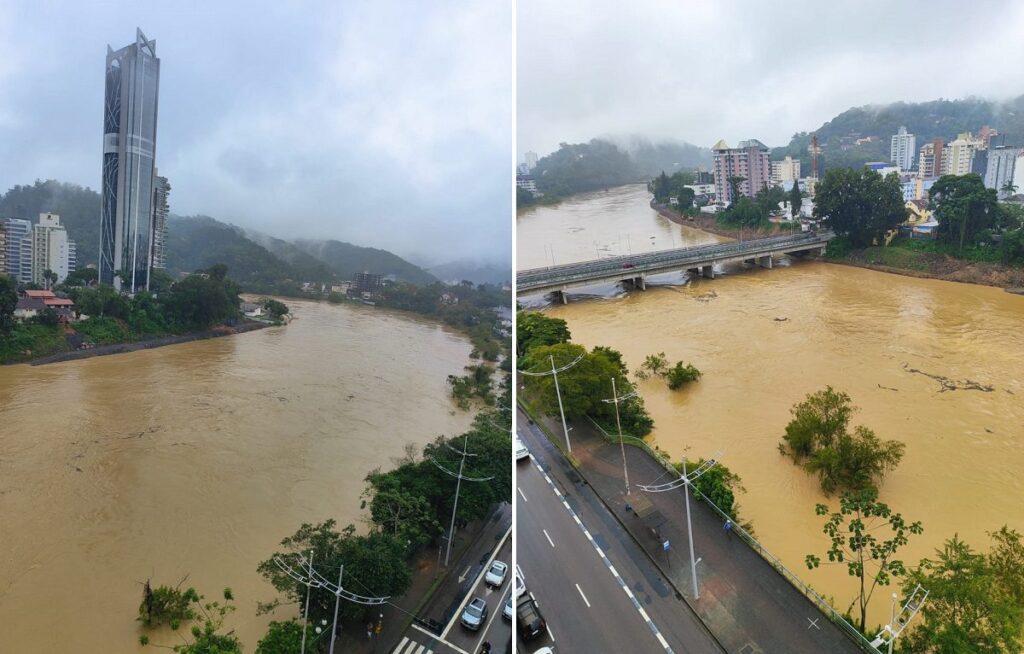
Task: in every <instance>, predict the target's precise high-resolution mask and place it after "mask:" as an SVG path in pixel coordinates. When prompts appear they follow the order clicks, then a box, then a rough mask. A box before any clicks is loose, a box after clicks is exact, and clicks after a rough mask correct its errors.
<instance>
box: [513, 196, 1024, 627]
mask: <svg viewBox="0 0 1024 654" xmlns="http://www.w3.org/2000/svg"><path fill="white" fill-rule="evenodd" d="M648 199H649V196H648V194H647V193H646V190H645V189H644V188H643V187H641V186H631V187H623V188H619V189H612V190H610V191H607V192H601V193H596V194H588V195H583V196H579V197H577V198H575V199H574V200H573V201H571V202H570V203H567V204H563V205H560V206H557V207H546V208H542V209H538V210H534V211H530V212H526V213H524V214H521V215H520V217H519V218H518V232H517V243H518V256H519V266H520V267H532V266H538V265H544V259H545V256H546V255H548V250H547V249H546V248H545V247H543V246H544V244H547V243H555V244H556V245H555V254H556V257H559V260H558V263H567V262H568V261H571V260H573V259H572V258H570V257H571V256H573V253H578V254H579V255H582V256H579V257H578V258H592V256H590V257H588V256H586V255H587V250H588V248H589V251H590V253H591V254H592V253H593V252H594V250H593V247H592V241H598V242H601V241H602V237H600V236H597V235H599V234H603V235H604V237H603V238H604V240H605V241H607V240H608V239H609V237H611V236H612V235H614V234H616V233H618V232H623V233H625V232H627V231H628V233H630V234H631V238H630V240H631V242H632V243H633V244H634V245H633V247H634V251H635V247H636V246H635V243H636V240H637V237H638V236H639V237H641V241H642V237H643V236H644V235H645V234H646V235H647V236H648V237H649V236H650V235H654V236H655V237H656V241H657V243H659V244H662V245H664V244H665V243H667V242H670V239H668V238H666V237H665V236H664V235H665V234H666V233H667V232H670V231H671V230H678V231H677V232H676V233H675V235H674V237H673V238H674V239H675V241H676V243H677V244H679V243H680V241H682V240H684V239H685V238H686V234H687V232H686V231H685V228H681V227H679V226H677V225H673V224H672V223H670V222H669V221H667V220H665V219H664V218H661V217H660V216H658V215H657V214H656V212H654V211H652V210H651V209H650V208H649V207H648V206H647V201H648ZM715 238H717V237H715ZM574 239H580V240H586V242H585V243H579V242H577V243H576V244H575V245H572V244H571V242H572V241H573V240H574ZM648 240H650V239H649V238H648ZM691 242H694V243H696V242H699V241H698V240H696V239H691ZM560 253H565V254H564V255H560ZM563 256H564V258H562V257H563ZM548 260H550V257H549V256H548ZM577 260H578V259H577ZM725 273H726V274H725V275H724V276H721V277H719V278H718V279H715V280H697V281H695V282H694V283H692V284H689V285H685V286H684V285H681V282H682V281H683V278H682V276H678V278H673V277H672V276H669V277H667V278H665V279H666V282H665V283H664V284H663V285H662V286H660V287H656V288H651V287H650V286H649V287H648V289H649V290H647V291H646V292H630V293H628V294H625V293H623V292H622V289H621V287H606V288H603V289H601V288H598V289H594V292H593V293H591V294H588V293H587V291H588V290H590V289H582V290H581V291H579V292H578V293H577V294H575V295H573V294H571V295H570V303H569V304H568V305H567V306H561V305H558V306H547V305H546V304H545V303H544V302H543V301H538V299H537V298H533V302H532V303H533V304H534V305H540V306H547V308H546V309H545V310H546V311H547V313H548V314H549V315H552V316H555V317H558V318H563V319H565V320H566V321H568V324H569V328H570V329H571V331H572V336H573V340H575V341H577V342H579V343H582V344H584V345H586V346H588V347H590V346H594V345H608V346H611V347H613V348H615V349H618V350H620V351H621V352H622V353H623V354H624V355H625V359H626V361H627V363H628V365H629V367H630V368H631V369H636V368H637V367H638V366H639V364H640V363H641V362H642V361H643V359H644V357H645V356H646V355H648V354H651V353H656V352H662V351H663V352H665V353H666V355H667V357H668V359H669V360H670V361H672V362H674V361H677V360H684V361H687V362H692V363H693V364H694V365H696V366H697V367H698V368H699V369H700V370H701V371H703V373H704V377H703V378H702V379H701V380H700V381H699V382H698V383H695V384H691V385H690V386H689V387H687V388H685V389H684V390H681V391H676V392H672V391H669V390H668V388H667V387H666V386H665V383H664V382H663V381H655V380H650V381H646V382H641V383H639V390H640V392H641V394H642V395H643V397H644V400H645V402H646V404H647V407H648V409H649V410H650V412H651V414H652V416H653V417H654V419H655V423H656V428H655V431H654V433H653V435H652V438H651V440H652V441H653V442H654V443H656V444H657V445H658V446H660V447H661V448H663V449H665V450H666V451H668V452H670V453H671V454H672V456H673V458H674V459H676V460H678V459H679V458H680V457H682V456H683V455H684V454H688V455H689V456H692V457H699V456H705V457H706V456H709V455H711V454H712V453H714V452H715V451H716V450H719V449H721V450H723V451H724V454H723V457H722V460H723V462H724V463H725V464H726V465H728V466H729V468H731V469H732V470H733V471H734V472H736V473H738V474H739V475H740V476H741V477H742V478H743V486H744V487H745V488H746V492H745V493H742V494H740V496H739V503H740V512H741V516H742V518H743V519H744V520H751V521H752V522H753V523H754V527H755V530H756V534H757V536H758V538H759V539H760V540H761V541H762V542H763V543H764V544H765V545H766V546H767V547H768V548H769V549H770V550H771V551H772V552H774V553H775V554H776V555H777V556H778V557H780V558H781V559H782V560H783V561H784V562H785V563H786V565H787V566H788V567H790V569H791V570H793V571H795V572H797V573H798V574H799V575H800V576H801V578H803V579H804V580H805V581H806V582H808V583H810V584H811V585H812V586H814V587H815V588H816V589H818V590H819V591H820V592H822V593H823V594H824V595H826V596H831V597H833V598H834V599H835V601H834V605H835V606H836V607H837V608H839V609H841V610H842V609H846V608H847V606H848V605H849V603H850V601H851V600H852V598H853V592H854V587H853V583H852V582H853V580H852V578H850V577H848V576H847V575H846V571H845V569H838V568H827V564H823V566H822V569H819V570H816V571H814V572H811V571H808V570H807V568H806V566H805V565H804V562H803V561H804V555H806V554H808V553H811V552H814V553H818V554H824V552H825V550H826V549H827V540H826V537H825V536H824V535H823V534H822V533H821V519H820V518H818V517H816V516H815V515H814V505H815V504H816V503H818V502H827V500H826V498H824V497H823V496H822V494H821V493H820V491H819V490H818V485H817V480H816V478H813V477H811V476H809V475H807V474H806V473H805V472H803V471H802V470H801V469H799V468H797V467H796V466H794V465H793V464H792V463H791V462H790V461H789V460H788V459H786V458H784V457H782V456H781V455H780V454H779V452H778V450H777V444H778V442H779V440H780V439H781V436H782V434H783V433H784V429H785V425H786V423H787V422H788V421H789V418H790V414H789V409H790V407H792V405H793V404H795V403H796V402H799V401H800V400H802V399H803V398H804V397H805V396H806V395H807V394H808V393H810V392H813V391H816V390H819V389H822V388H824V387H825V386H826V385H829V384H831V385H833V386H834V387H836V388H838V389H841V390H843V391H846V392H847V393H849V394H850V396H851V397H852V399H853V402H854V404H855V405H856V406H858V407H860V410H859V411H857V412H856V413H855V414H854V418H853V424H863V425H866V426H868V427H870V428H871V429H873V430H875V432H876V433H877V434H878V435H879V437H881V438H884V439H898V440H901V441H903V442H904V443H906V453H905V455H904V459H903V462H902V463H901V464H900V466H899V467H898V468H897V469H896V470H895V471H893V472H891V473H889V475H888V476H887V477H886V479H885V481H884V483H883V485H882V488H881V491H882V499H883V500H884V501H886V502H888V503H889V504H890V505H891V506H892V507H893V508H894V509H895V510H897V511H900V512H902V513H903V515H904V517H906V518H908V519H912V520H920V521H922V523H923V525H924V528H925V532H924V534H923V535H922V536H918V537H912V540H911V545H910V546H909V547H908V548H907V549H906V550H904V556H903V558H904V560H905V561H907V562H912V563H915V564H916V563H917V561H918V560H919V559H920V558H921V557H923V556H929V555H931V554H932V553H933V550H934V549H935V548H936V547H939V546H940V545H941V543H942V541H943V540H944V539H946V538H949V537H951V536H953V534H955V533H959V534H960V536H961V537H962V538H964V539H966V540H967V541H968V542H969V543H971V544H972V545H973V546H974V547H975V548H976V549H987V546H988V537H987V535H986V532H987V531H992V530H995V529H998V528H999V527H1000V526H1001V525H1003V524H1008V525H1010V526H1011V527H1013V528H1015V529H1017V530H1019V531H1024V502H1022V498H1024V475H1022V470H1024V297H1021V296H1016V295H1011V294H1009V293H1005V292H1003V291H1002V290H1001V289H996V288H988V287H980V286H971V285H965V284H956V283H952V282H942V281H934V280H924V279H914V278H910V277H902V276H898V275H890V274H886V273H880V272H874V271H869V270H863V269H859V268H852V267H847V266H839V265H833V264H827V263H820V262H796V263H793V265H791V266H788V267H786V266H779V267H776V268H775V269H774V270H762V269H757V268H750V269H742V268H739V267H734V268H728V269H726V270H725ZM908 368H911V369H918V370H921V371H923V372H927V373H930V374H933V375H941V376H944V377H948V378H951V379H956V380H965V379H969V380H973V381H976V382H979V383H980V384H983V385H990V386H991V387H993V390H992V391H991V392H982V391H977V390H956V391H947V392H940V391H941V386H940V384H939V383H938V382H936V381H934V380H933V379H931V378H929V377H926V376H924V375H921V374H916V373H912V372H909V371H908ZM643 481H644V480H636V482H637V483H642V482H643ZM833 505H835V502H834V501H833ZM698 555H699V553H698ZM826 560H827V559H826ZM890 593H891V590H889V589H886V588H882V589H880V590H879V591H877V592H876V596H875V599H874V600H873V603H872V606H871V609H872V610H871V615H870V616H869V622H872V623H874V624H877V623H879V622H885V621H887V620H888V616H889V595H890Z"/></svg>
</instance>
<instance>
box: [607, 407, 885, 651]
mask: <svg viewBox="0 0 1024 654" xmlns="http://www.w3.org/2000/svg"><path fill="white" fill-rule="evenodd" d="M587 418H588V419H589V420H590V422H591V423H593V425H594V427H596V428H597V430H598V431H599V432H600V433H601V435H602V436H604V438H605V440H607V441H608V442H610V443H618V442H619V437H618V436H615V435H613V434H609V433H608V432H607V431H606V430H605V429H604V428H603V427H602V426H601V425H600V424H598V422H597V421H596V420H594V419H593V418H591V417H590V416H587ZM622 440H623V442H625V443H627V444H629V445H632V446H634V447H640V448H642V449H643V450H644V451H646V452H647V453H648V454H649V455H651V456H652V457H653V458H654V459H655V460H656V461H658V462H659V463H660V464H661V465H662V467H664V468H665V469H666V470H667V471H668V472H671V473H672V474H679V471H678V470H676V468H675V466H674V465H673V464H672V461H671V459H669V457H668V455H667V454H665V453H663V452H660V451H658V450H655V449H654V448H652V447H651V446H650V445H649V444H648V443H647V442H646V441H644V440H643V439H640V438H637V437H636V436H626V435H623V437H622ZM693 493H694V496H695V497H697V498H699V499H700V500H701V501H703V502H704V503H705V504H707V505H708V506H710V507H711V508H712V509H713V510H714V511H715V512H716V513H717V514H718V515H719V517H721V518H722V520H732V519H733V518H732V516H730V515H729V514H727V513H726V512H725V511H723V510H722V509H720V508H718V505H716V504H715V503H714V502H712V501H711V498H709V497H707V496H706V495H704V494H702V493H701V492H700V491H698V490H697V489H696V488H693ZM732 531H733V533H735V534H738V535H739V537H740V538H741V539H742V540H743V542H745V543H746V544H747V546H748V547H750V549H752V550H754V551H755V552H757V553H758V555H759V556H760V557H761V558H762V559H764V560H765V561H766V562H767V563H768V564H769V565H770V566H772V567H773V568H775V570H776V572H778V573H779V574H780V575H782V577H783V578H784V579H785V580H786V581H788V582H789V583H790V585H791V586H793V587H794V588H796V589H797V590H798V591H800V593H801V594H803V596H804V597H806V598H807V599H809V600H810V601H811V602H812V603H813V604H814V605H815V606H817V607H818V610H819V611H821V612H822V613H823V614H824V615H825V617H827V618H828V619H829V620H830V621H831V622H832V623H833V624H835V625H836V626H837V627H839V629H840V630H841V631H843V632H844V633H845V634H846V636H847V637H848V638H850V639H851V640H852V641H853V642H854V644H856V645H857V646H858V647H860V648H861V650H863V651H864V652H867V653H868V654H879V652H878V650H876V649H875V648H874V647H872V646H871V642H870V641H869V640H868V639H867V638H866V637H865V636H864V634H862V633H861V632H860V631H858V630H857V628H856V627H854V626H853V625H852V624H850V623H849V621H847V619H846V618H845V617H844V616H843V615H842V614H841V613H839V612H838V611H836V610H835V609H834V608H832V605H831V604H829V603H828V602H827V601H826V600H825V599H824V598H823V597H821V595H818V593H817V592H816V591H815V590H814V589H813V588H811V587H810V586H808V585H807V584H805V583H804V582H803V581H801V580H800V578H799V577H798V576H797V575H796V574H794V573H793V572H792V571H790V569H789V568H787V567H786V566H785V565H784V564H783V563H782V561H780V560H779V559H778V558H777V557H776V556H775V555H773V554H772V553H771V552H769V551H768V549H767V548H766V547H765V546H764V545H762V544H761V543H759V542H758V541H757V539H756V538H754V537H753V536H752V535H751V534H750V533H748V532H747V530H745V529H743V527H741V526H740V525H738V524H736V523H735V521H734V522H733V527H732Z"/></svg>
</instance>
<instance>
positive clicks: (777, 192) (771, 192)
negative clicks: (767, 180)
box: [754, 186, 786, 214]
mask: <svg viewBox="0 0 1024 654" xmlns="http://www.w3.org/2000/svg"><path fill="white" fill-rule="evenodd" d="M785 199H786V192H785V191H783V190H782V187H780V186H765V187H764V188H763V189H761V190H760V191H758V192H757V195H755V196H754V201H755V202H757V203H758V204H759V205H760V206H761V208H762V209H763V210H764V212H765V213H766V214H773V213H776V212H778V211H779V203H781V202H782V201H784V200H785Z"/></svg>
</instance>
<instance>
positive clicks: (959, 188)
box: [928, 174, 1000, 252]
mask: <svg viewBox="0 0 1024 654" xmlns="http://www.w3.org/2000/svg"><path fill="white" fill-rule="evenodd" d="M928 196H929V198H931V201H932V206H933V208H934V212H935V218H936V219H937V220H938V221H939V226H938V228H937V229H936V231H935V234H936V237H937V238H938V239H939V240H940V241H942V242H944V243H950V244H953V245H956V246H957V247H958V248H959V250H960V251H961V252H962V251H963V248H964V245H965V244H967V245H972V244H974V243H975V242H976V241H977V240H978V237H979V235H980V234H981V232H982V231H984V230H987V229H990V228H991V227H993V226H994V225H995V224H996V222H997V220H998V216H999V214H1000V212H999V208H998V206H997V205H998V201H997V199H996V190H995V189H990V188H985V182H984V181H983V180H982V179H981V177H980V176H979V175H974V174H969V175H959V176H958V175H943V176H942V177H940V178H939V179H938V181H936V182H935V184H933V185H932V187H931V189H930V190H929V192H928Z"/></svg>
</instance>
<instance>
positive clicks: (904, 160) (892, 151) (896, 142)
mask: <svg viewBox="0 0 1024 654" xmlns="http://www.w3.org/2000/svg"><path fill="white" fill-rule="evenodd" d="M916 152H917V137H915V136H914V135H913V134H907V128H906V127H900V128H899V130H898V131H897V132H896V133H895V134H893V135H892V141H891V143H890V146H889V161H891V162H893V163H894V164H896V166H897V167H898V168H899V169H900V170H910V169H911V168H913V166H914V154H915V153H916Z"/></svg>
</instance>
